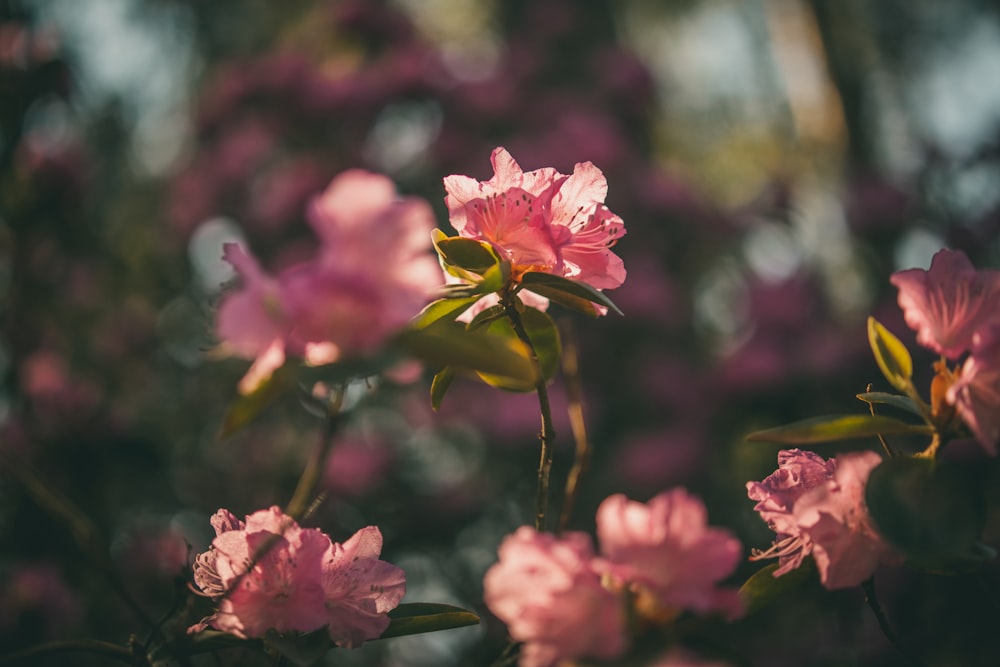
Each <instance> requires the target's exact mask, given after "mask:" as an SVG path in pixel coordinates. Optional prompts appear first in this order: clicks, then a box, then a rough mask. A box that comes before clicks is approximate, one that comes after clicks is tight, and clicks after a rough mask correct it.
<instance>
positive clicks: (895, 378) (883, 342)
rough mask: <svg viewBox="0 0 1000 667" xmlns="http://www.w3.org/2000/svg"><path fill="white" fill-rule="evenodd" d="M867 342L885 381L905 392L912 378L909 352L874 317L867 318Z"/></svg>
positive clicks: (911, 363) (911, 362) (911, 361)
mask: <svg viewBox="0 0 1000 667" xmlns="http://www.w3.org/2000/svg"><path fill="white" fill-rule="evenodd" d="M868 342H869V343H870V344H871V347H872V354H874V355H875V361H876V362H878V367H879V368H880V369H881V370H882V375H884V376H885V379H886V380H888V381H889V384H891V385H892V386H893V387H895V388H896V389H898V390H900V391H906V389H907V387H909V386H910V384H911V382H910V378H911V377H912V376H913V360H912V359H911V358H910V351H909V350H907V349H906V346H905V345H903V343H902V342H900V340H899V339H898V338H896V337H895V336H894V335H893V334H892V332H890V331H889V330H888V329H886V328H885V327H884V326H882V325H881V324H880V323H879V322H878V320H876V319H875V318H874V317H869V318H868Z"/></svg>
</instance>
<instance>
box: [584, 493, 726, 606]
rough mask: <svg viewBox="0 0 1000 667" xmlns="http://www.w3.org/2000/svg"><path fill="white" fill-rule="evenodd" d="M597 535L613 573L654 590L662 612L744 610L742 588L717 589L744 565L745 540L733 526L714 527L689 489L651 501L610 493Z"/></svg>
mask: <svg viewBox="0 0 1000 667" xmlns="http://www.w3.org/2000/svg"><path fill="white" fill-rule="evenodd" d="M597 537H598V541H599V542H600V545H601V553H602V554H604V556H605V557H606V559H607V567H608V571H609V573H610V574H611V575H612V576H613V577H614V578H615V579H616V580H618V581H621V582H625V583H627V584H629V585H630V586H631V587H632V588H633V590H635V591H637V592H640V593H641V592H643V591H645V592H648V593H650V594H652V596H653V599H654V600H655V607H656V612H657V613H658V614H662V613H673V612H676V611H679V610H681V609H692V610H694V611H699V612H709V611H721V612H723V613H725V614H727V615H728V616H729V617H730V618H733V617H736V616H739V615H740V614H741V613H742V604H741V602H740V598H739V593H738V591H736V590H735V589H731V590H730V589H717V588H716V585H717V584H718V582H719V580H720V579H723V578H725V577H727V576H729V575H730V574H732V572H733V570H735V569H736V566H737V565H738V564H739V561H740V555H741V552H742V547H741V545H740V542H739V540H737V539H736V538H735V537H734V536H733V535H732V533H730V532H729V531H728V530H725V529H722V528H711V527H709V526H708V517H707V513H706V511H705V505H704V504H703V503H702V502H701V500H699V499H698V498H695V497H694V496H691V495H690V494H688V493H687V491H685V490H684V489H680V488H678V489H673V490H671V491H666V492H664V493H661V494H660V495H658V496H656V497H655V498H653V499H652V500H650V501H649V503H648V504H647V503H640V502H635V501H633V500H629V499H628V498H626V497H625V496H624V495H622V494H617V495H613V496H610V497H608V498H607V499H605V500H604V502H602V503H601V505H600V507H599V508H598V509H597Z"/></svg>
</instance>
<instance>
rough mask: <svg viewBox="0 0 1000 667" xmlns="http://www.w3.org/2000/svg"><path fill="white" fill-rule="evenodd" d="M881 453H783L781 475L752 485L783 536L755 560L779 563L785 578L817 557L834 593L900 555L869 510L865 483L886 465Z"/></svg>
mask: <svg viewBox="0 0 1000 667" xmlns="http://www.w3.org/2000/svg"><path fill="white" fill-rule="evenodd" d="M881 460H882V459H881V457H880V456H879V455H878V454H876V453H875V452H854V453H849V454H842V455H840V456H838V457H836V458H835V459H832V460H830V461H826V460H824V459H822V458H821V457H819V456H817V455H816V454H813V453H812V452H803V451H801V450H798V449H791V450H784V451H781V452H779V453H778V470H776V471H775V472H774V473H772V474H771V475H770V476H768V477H767V478H766V479H765V480H764V481H763V482H747V495H748V496H749V497H750V499H751V500H756V501H757V505H756V506H755V507H754V509H755V510H756V511H757V512H758V513H759V514H760V515H761V518H762V519H764V520H765V521H767V524H768V526H770V528H771V529H772V530H774V531H775V532H776V533H777V534H778V536H777V539H776V541H775V543H774V544H773V545H772V546H771V548H770V549H768V550H767V551H764V552H757V553H755V554H754V556H753V557H752V558H753V559H754V560H757V559H761V558H774V557H777V558H778V562H779V564H780V567H779V568H778V569H777V570H775V572H774V576H776V577H777V576H781V575H783V574H786V573H787V572H789V571H790V570H793V569H795V568H797V567H798V566H799V565H801V564H802V560H803V559H804V558H805V557H806V556H808V555H810V554H811V555H812V556H813V559H814V560H815V562H816V567H817V569H818V570H819V575H820V580H821V581H822V582H823V585H824V586H825V587H826V588H827V589H829V590H833V589H837V588H846V587H849V586H855V585H858V584H860V583H861V582H863V581H864V580H865V579H867V578H868V577H870V576H871V575H872V574H873V573H874V572H875V568H876V567H878V564H879V563H880V562H882V561H894V560H895V558H896V557H895V554H894V552H893V551H892V549H891V548H890V547H889V545H888V544H887V543H886V542H885V541H884V540H883V539H882V537H881V536H880V535H879V534H878V533H877V532H876V531H875V528H874V526H873V525H872V522H871V518H870V517H869V516H868V510H867V508H866V506H865V483H866V482H867V481H868V475H869V474H870V473H871V471H872V469H873V468H874V467H875V466H877V465H878V464H879V463H880V462H881Z"/></svg>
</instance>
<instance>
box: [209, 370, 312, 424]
mask: <svg viewBox="0 0 1000 667" xmlns="http://www.w3.org/2000/svg"><path fill="white" fill-rule="evenodd" d="M296 365H297V364H295V363H286V364H285V365H283V366H282V367H281V368H279V369H278V370H276V371H274V373H272V374H271V377H269V378H267V379H266V380H263V381H262V382H261V383H260V384H259V385H258V386H257V388H256V389H254V390H253V391H252V392H250V393H249V394H246V395H242V396H237V397H236V398H235V399H233V401H232V402H231V403H230V404H229V407H228V408H227V409H226V415H225V417H223V418H222V428H221V430H220V432H219V437H220V438H228V437H229V436H231V435H232V434H234V433H236V432H237V431H239V430H240V429H241V428H243V427H244V426H246V425H247V424H249V423H250V422H251V421H253V419H254V418H256V417H257V415H259V414H260V413H261V412H263V411H264V409H265V408H267V407H268V406H269V405H271V404H272V403H274V402H275V401H277V400H278V398H280V397H281V395H282V394H284V393H285V392H286V391H288V390H289V389H291V388H292V387H294V386H295V382H296V373H297V369H296Z"/></svg>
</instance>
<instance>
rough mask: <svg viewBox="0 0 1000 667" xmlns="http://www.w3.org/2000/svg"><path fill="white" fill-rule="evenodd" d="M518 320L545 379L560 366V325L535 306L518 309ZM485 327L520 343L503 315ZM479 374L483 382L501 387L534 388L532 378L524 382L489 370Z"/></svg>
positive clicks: (533, 389) (514, 388) (515, 342)
mask: <svg viewBox="0 0 1000 667" xmlns="http://www.w3.org/2000/svg"><path fill="white" fill-rule="evenodd" d="M521 323H522V324H523V325H524V329H525V331H526V332H527V334H528V338H529V339H530V340H531V344H532V346H533V347H534V348H535V354H537V355H538V363H539V366H540V367H541V371H542V377H543V378H544V380H545V381H546V382H548V381H549V380H551V379H552V378H553V377H554V376H555V374H556V371H557V370H559V362H560V359H561V355H562V347H561V345H560V342H559V329H558V328H557V327H556V323H555V322H553V321H552V318H551V317H549V316H548V315H546V314H545V313H543V312H541V311H540V310H536V309H534V308H525V309H524V312H523V313H521ZM486 330H487V331H488V332H489V333H491V334H495V335H497V336H502V337H503V338H505V339H507V340H509V341H511V344H520V340H519V339H518V337H517V334H516V333H515V332H514V327H513V326H512V325H511V323H510V320H508V319H506V318H504V319H497V320H493V321H492V322H491V323H490V325H489V326H488V327H487V328H486ZM479 377H480V378H482V380H483V382H485V383H486V384H488V385H491V386H493V387H499V388H500V389H506V390H508V391H519V392H528V391H535V380H534V378H532V380H531V381H530V382H524V381H523V380H518V379H512V378H508V377H498V376H496V375H494V374H491V373H479Z"/></svg>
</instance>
